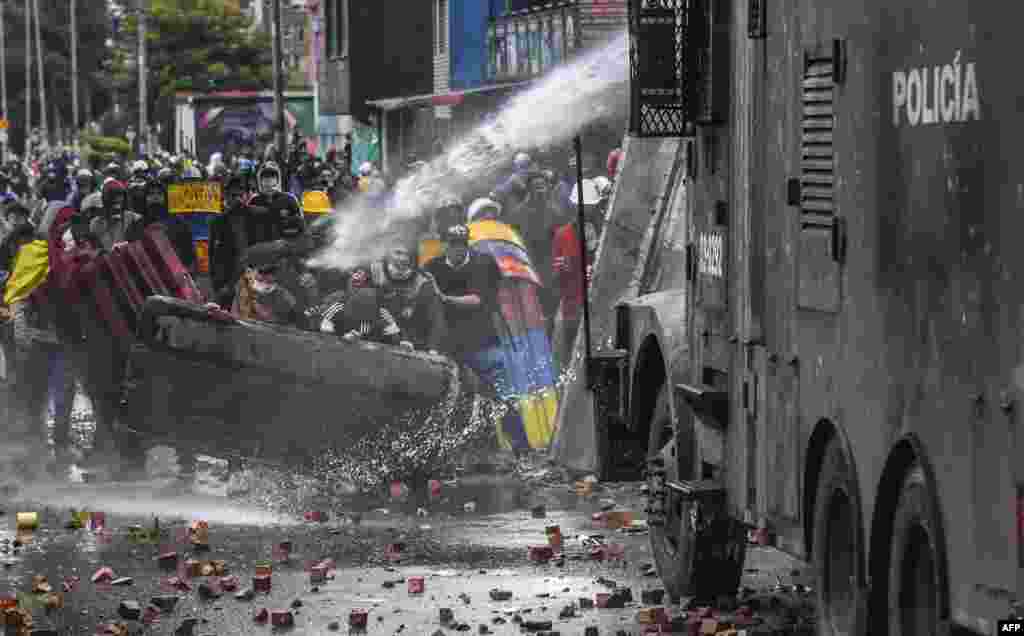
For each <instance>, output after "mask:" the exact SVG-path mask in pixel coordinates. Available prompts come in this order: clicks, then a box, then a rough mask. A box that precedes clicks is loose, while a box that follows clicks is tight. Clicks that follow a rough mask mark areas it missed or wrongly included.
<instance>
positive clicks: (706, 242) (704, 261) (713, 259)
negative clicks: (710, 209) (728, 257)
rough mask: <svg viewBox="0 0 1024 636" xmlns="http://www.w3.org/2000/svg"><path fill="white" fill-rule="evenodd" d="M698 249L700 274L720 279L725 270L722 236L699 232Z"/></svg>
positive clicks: (715, 233)
mask: <svg viewBox="0 0 1024 636" xmlns="http://www.w3.org/2000/svg"><path fill="white" fill-rule="evenodd" d="M698 247H699V248H700V261H699V269H700V273H701V274H706V275H708V276H713V277H715V278H721V277H722V272H723V271H724V269H725V267H724V263H723V260H724V254H723V252H722V248H723V241H722V235H721V234H719V233H717V232H711V233H709V232H701V234H700V239H699V240H698Z"/></svg>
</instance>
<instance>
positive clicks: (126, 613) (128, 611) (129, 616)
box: [117, 601, 142, 621]
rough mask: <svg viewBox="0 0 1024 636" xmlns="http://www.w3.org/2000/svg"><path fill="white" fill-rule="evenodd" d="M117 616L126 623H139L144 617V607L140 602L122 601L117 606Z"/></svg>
mask: <svg viewBox="0 0 1024 636" xmlns="http://www.w3.org/2000/svg"><path fill="white" fill-rule="evenodd" d="M117 615H118V616H120V617H121V618H123V619H125V620H126V621H137V620H139V618H140V617H141V616H142V606H141V605H139V602H138V601H121V603H120V604H119V605H118V606H117Z"/></svg>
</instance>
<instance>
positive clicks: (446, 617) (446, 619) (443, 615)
mask: <svg viewBox="0 0 1024 636" xmlns="http://www.w3.org/2000/svg"><path fill="white" fill-rule="evenodd" d="M437 613H438V620H439V621H441V624H442V625H447V624H448V623H450V622H452V621H453V620H455V614H454V612H452V608H450V607H442V608H440V609H439V610H438V612H437Z"/></svg>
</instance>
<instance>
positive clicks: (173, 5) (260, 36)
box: [125, 0, 272, 101]
mask: <svg viewBox="0 0 1024 636" xmlns="http://www.w3.org/2000/svg"><path fill="white" fill-rule="evenodd" d="M136 28H137V25H136V19H135V17H134V16H132V17H129V18H128V19H127V20H126V23H125V32H126V35H127V37H137V36H136V35H135V34H136ZM147 29H148V30H147V41H148V42H149V46H148V49H147V54H148V56H149V57H148V65H149V68H150V74H149V77H150V81H151V82H152V83H153V84H154V87H153V88H154V89H155V90H151V91H150V95H151V97H152V99H153V100H154V101H156V100H157V99H159V98H160V97H168V96H172V95H173V94H174V92H175V91H178V90H183V89H192V90H207V89H210V88H212V87H216V88H218V89H227V88H234V87H236V85H237V84H238V83H240V82H245V83H247V84H252V83H253V82H254V81H255V82H256V83H257V84H258V86H257V87H258V88H266V87H269V85H270V83H271V79H272V69H271V59H270V58H271V50H270V38H269V36H267V35H266V34H265V33H264V32H262V31H259V30H254V29H253V28H252V21H251V20H250V19H249V18H247V17H245V16H243V15H241V14H240V13H239V11H238V8H237V2H231V1H230V0H152V3H151V10H150V19H149V21H148V22H147ZM125 62H127V60H126V61H125Z"/></svg>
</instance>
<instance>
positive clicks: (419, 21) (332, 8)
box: [318, 0, 436, 156]
mask: <svg viewBox="0 0 1024 636" xmlns="http://www.w3.org/2000/svg"><path fill="white" fill-rule="evenodd" d="M319 15H320V17H321V19H322V27H321V31H322V35H321V39H322V42H323V47H322V55H321V56H320V64H319V73H318V80H319V107H320V114H321V118H320V136H321V140H322V143H323V144H325V146H327V147H330V146H334V147H336V148H338V149H339V150H340V149H341V148H342V146H343V144H344V141H345V137H346V135H352V137H353V141H354V145H358V144H359V143H360V142H359V140H360V139H362V140H372V139H373V138H374V137H375V136H376V137H377V139H378V140H379V143H380V144H381V145H382V146H383V147H384V149H388V140H389V139H391V140H392V144H393V146H392V148H391V150H394V149H395V148H394V144H399V147H400V144H401V139H402V137H401V135H397V134H395V133H394V132H392V134H391V135H390V136H389V135H387V134H384V133H385V131H386V130H388V128H391V129H392V130H395V129H404V128H409V127H411V126H412V125H413V122H411V121H410V118H408V117H406V116H405V115H403V116H401V117H396V118H394V119H393V120H392V119H391V118H389V117H387V116H386V114H384V113H382V111H381V109H378V108H374V107H372V106H370V105H369V104H368V102H371V101H374V100H381V99H395V98H398V99H401V98H403V97H406V96H412V95H418V94H424V93H430V92H431V91H432V90H433V88H434V62H435V56H434V54H433V51H434V44H433V43H434V29H435V26H434V25H435V24H436V20H435V15H434V10H433V6H432V4H431V3H430V2H428V1H427V0H414V1H411V0H374V2H360V1H358V0H321V3H320V6H319ZM432 117H433V113H432V112H431V118H432ZM366 143H370V141H367V142H366ZM363 150H365V149H360V148H353V154H354V155H355V156H358V155H359V153H360V152H362V151H363ZM371 154H372V153H371ZM404 154H405V153H403V155H404Z"/></svg>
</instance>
